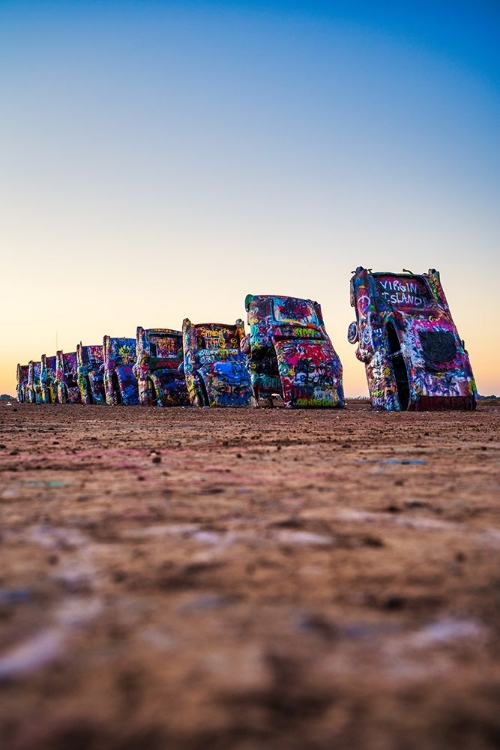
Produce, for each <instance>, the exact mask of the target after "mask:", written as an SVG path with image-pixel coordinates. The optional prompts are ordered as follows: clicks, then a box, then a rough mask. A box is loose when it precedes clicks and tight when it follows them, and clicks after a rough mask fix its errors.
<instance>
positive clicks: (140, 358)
mask: <svg viewBox="0 0 500 750" xmlns="http://www.w3.org/2000/svg"><path fill="white" fill-rule="evenodd" d="M136 353H137V354H136V361H135V365H134V368H133V369H134V374H135V376H136V378H137V383H138V386H139V400H140V402H141V404H143V405H144V406H187V405H188V404H189V403H190V401H189V396H188V392H187V386H186V378H185V377H184V358H183V348H182V331H176V330H174V329H172V328H143V327H142V326H138V327H137V336H136Z"/></svg>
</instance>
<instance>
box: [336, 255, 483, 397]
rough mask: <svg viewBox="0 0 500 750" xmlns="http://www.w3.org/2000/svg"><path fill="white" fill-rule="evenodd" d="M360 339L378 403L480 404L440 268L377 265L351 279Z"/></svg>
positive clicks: (352, 335) (355, 334) (354, 331)
mask: <svg viewBox="0 0 500 750" xmlns="http://www.w3.org/2000/svg"><path fill="white" fill-rule="evenodd" d="M350 296H351V305H352V306H353V307H354V308H355V310H356V321H355V322H354V323H351V325H350V326H349V331H348V339H349V341H350V342H351V343H352V344H355V343H357V344H358V346H357V349H356V356H357V358H358V359H359V360H360V361H361V362H363V363H364V365H365V369H366V377H367V381H368V389H369V392H370V399H371V403H372V406H373V407H375V408H377V409H386V410H388V411H406V410H434V409H465V410H471V409H475V408H476V403H477V391H476V385H475V382H474V376H473V374H472V369H471V366H470V362H469V356H468V353H467V351H466V350H465V346H464V342H463V341H462V340H461V339H460V336H459V335H458V331H457V328H456V326H455V323H454V322H453V319H452V317H451V312H450V308H449V306H448V302H447V300H446V297H445V294H444V291H443V287H442V285H441V280H440V275H439V272H438V271H436V270H435V269H433V268H431V269H429V271H428V272H427V273H423V274H414V273H412V272H411V271H404V272H403V273H399V274H397V273H389V272H373V271H371V269H366V268H363V267H362V266H359V267H358V268H357V269H356V271H355V272H354V275H353V277H352V278H351V295H350Z"/></svg>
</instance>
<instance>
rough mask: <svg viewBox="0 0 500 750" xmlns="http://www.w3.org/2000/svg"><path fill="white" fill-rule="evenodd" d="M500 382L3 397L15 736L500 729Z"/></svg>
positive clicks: (3, 624)
mask: <svg viewBox="0 0 500 750" xmlns="http://www.w3.org/2000/svg"><path fill="white" fill-rule="evenodd" d="M499 423H500V404H499V403H498V402H496V401H491V402H487V401H481V402H480V405H479V408H478V410H477V411H476V412H473V413H460V412H455V413H418V412H417V413H376V412H373V411H371V409H370V407H369V405H368V404H366V403H356V402H350V403H349V405H348V408H347V409H345V410H343V411H336V410H332V411H330V410H324V411H323V410H322V411H306V410H297V411H288V410H284V409H281V408H276V409H260V410H247V409H245V410H231V409H220V410H216V409H196V408H187V409H180V408H179V409H177V408H172V409H163V410H162V409H156V408H141V407H116V408H108V407H81V406H72V405H66V406H48V405H47V406H42V405H40V406H39V405H29V404H16V403H13V404H12V405H10V406H7V405H5V404H2V405H1V406H0V430H1V434H0V476H1V484H0V514H1V519H2V524H1V532H0V540H1V544H0V565H1V567H0V747H2V748H5V749H6V750H31V749H32V748H33V749H34V748H36V749H37V750H38V749H40V750H84V749H85V750H86V749H87V748H89V749H91V750H139V749H140V750H145V749H147V750H149V749H150V748H152V749H153V750H163V748H169V749H170V748H174V749H175V748H188V749H189V750H198V749H199V750H202V749H203V750H205V748H216V749H217V750H218V749H219V748H221V749H225V748H231V749H233V748H235V749H236V750H254V749H255V750H257V749H258V750H281V749H282V748H283V749H284V748H286V749H288V748H291V749H293V750H299V748H300V750H302V749H303V748H307V750H309V749H314V748H318V749H319V748H325V750H326V749H328V750H332V749H333V748H335V750H355V749H356V748H363V749H365V748H366V750H422V749H424V748H425V750H443V748H450V749H451V748H454V749H456V748H467V749H469V748H474V750H483V748H484V749H485V750H486V749H490V748H498V747H499V746H500V710H499V707H500V663H499V655H500V639H499V634H500V565H499V563H500V503H499V500H500V436H499V429H498V428H499Z"/></svg>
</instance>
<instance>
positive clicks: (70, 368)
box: [56, 350, 82, 404]
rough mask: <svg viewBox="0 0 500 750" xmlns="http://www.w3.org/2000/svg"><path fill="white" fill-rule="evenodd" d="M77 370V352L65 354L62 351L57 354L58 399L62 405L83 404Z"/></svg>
mask: <svg viewBox="0 0 500 750" xmlns="http://www.w3.org/2000/svg"><path fill="white" fill-rule="evenodd" d="M77 369H78V365H77V361H76V352H63V351H61V350H59V351H58V352H57V354H56V383H57V398H58V400H59V403H60V404H79V403H81V400H82V399H81V395H80V389H79V387H78V375H77Z"/></svg>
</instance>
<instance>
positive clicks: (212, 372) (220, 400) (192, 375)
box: [182, 318, 253, 406]
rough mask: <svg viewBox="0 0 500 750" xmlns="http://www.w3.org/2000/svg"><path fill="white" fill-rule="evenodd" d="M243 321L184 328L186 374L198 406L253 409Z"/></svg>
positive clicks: (187, 382) (190, 393) (193, 325)
mask: <svg viewBox="0 0 500 750" xmlns="http://www.w3.org/2000/svg"><path fill="white" fill-rule="evenodd" d="M244 335H245V330H244V325H243V321H242V320H240V319H238V320H237V321H236V323H235V324H234V325H231V324H226V323H197V324H196V325H195V324H193V323H191V321H190V320H189V318H185V320H184V322H183V324H182V338H183V346H184V372H185V376H186V384H187V389H188V393H189V398H190V400H191V403H192V404H195V405H196V406H252V405H253V396H252V384H251V381H250V375H249V373H248V370H247V359H246V357H245V355H244V354H243V352H242V351H241V348H240V347H241V342H242V340H243V338H244Z"/></svg>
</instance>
